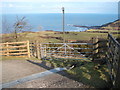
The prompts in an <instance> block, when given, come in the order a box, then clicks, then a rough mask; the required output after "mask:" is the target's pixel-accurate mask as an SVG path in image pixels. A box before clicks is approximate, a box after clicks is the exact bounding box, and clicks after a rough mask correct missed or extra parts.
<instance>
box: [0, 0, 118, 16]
mask: <svg viewBox="0 0 120 90" xmlns="http://www.w3.org/2000/svg"><path fill="white" fill-rule="evenodd" d="M118 1H119V0H84V1H83V0H2V3H1V4H0V7H2V13H7V14H8V13H15V14H16V13H61V7H65V12H66V13H108V14H109V13H113V14H115V13H117V12H118Z"/></svg>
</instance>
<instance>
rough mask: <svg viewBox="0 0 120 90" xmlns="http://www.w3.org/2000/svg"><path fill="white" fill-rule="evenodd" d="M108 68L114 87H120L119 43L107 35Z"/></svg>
mask: <svg viewBox="0 0 120 90" xmlns="http://www.w3.org/2000/svg"><path fill="white" fill-rule="evenodd" d="M107 58H108V67H109V69H110V75H111V79H112V83H113V86H114V87H118V86H119V87H120V81H118V80H120V79H119V77H120V43H119V42H118V41H117V40H116V39H115V38H113V36H112V35H111V34H108V52H107Z"/></svg>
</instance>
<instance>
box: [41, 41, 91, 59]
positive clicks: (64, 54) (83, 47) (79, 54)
mask: <svg viewBox="0 0 120 90" xmlns="http://www.w3.org/2000/svg"><path fill="white" fill-rule="evenodd" d="M40 53H41V58H45V57H46V58H47V57H49V58H50V57H55V58H73V59H80V60H87V59H89V60H90V59H91V54H92V53H93V44H92V43H42V44H41V45H40Z"/></svg>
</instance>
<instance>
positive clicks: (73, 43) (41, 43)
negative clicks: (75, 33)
mask: <svg viewBox="0 0 120 90" xmlns="http://www.w3.org/2000/svg"><path fill="white" fill-rule="evenodd" d="M41 44H71V45H75V44H80V45H93V44H92V43H41Z"/></svg>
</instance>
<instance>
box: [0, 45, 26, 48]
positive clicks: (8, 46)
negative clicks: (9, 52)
mask: <svg viewBox="0 0 120 90" xmlns="http://www.w3.org/2000/svg"><path fill="white" fill-rule="evenodd" d="M20 47H27V45H21V46H8V47H0V49H5V48H20Z"/></svg>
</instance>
